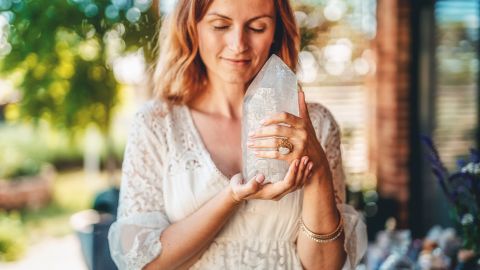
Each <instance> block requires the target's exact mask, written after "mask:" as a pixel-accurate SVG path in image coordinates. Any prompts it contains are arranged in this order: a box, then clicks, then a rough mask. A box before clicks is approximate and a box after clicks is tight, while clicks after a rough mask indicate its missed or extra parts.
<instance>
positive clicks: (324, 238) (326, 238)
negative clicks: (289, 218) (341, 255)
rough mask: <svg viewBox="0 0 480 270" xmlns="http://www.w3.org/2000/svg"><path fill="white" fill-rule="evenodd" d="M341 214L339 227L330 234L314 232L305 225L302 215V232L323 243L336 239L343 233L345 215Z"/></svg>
mask: <svg viewBox="0 0 480 270" xmlns="http://www.w3.org/2000/svg"><path fill="white" fill-rule="evenodd" d="M339 216H340V220H339V222H338V225H337V227H336V228H335V230H334V231H333V232H331V233H329V234H317V233H314V232H312V231H311V230H310V229H308V228H307V226H305V223H303V219H302V217H300V220H299V223H300V230H302V232H303V233H304V234H305V235H306V236H307V237H308V238H310V239H311V240H313V241H315V242H317V243H321V244H323V243H328V242H332V241H335V240H336V239H337V238H338V237H340V235H342V233H343V217H342V215H339Z"/></svg>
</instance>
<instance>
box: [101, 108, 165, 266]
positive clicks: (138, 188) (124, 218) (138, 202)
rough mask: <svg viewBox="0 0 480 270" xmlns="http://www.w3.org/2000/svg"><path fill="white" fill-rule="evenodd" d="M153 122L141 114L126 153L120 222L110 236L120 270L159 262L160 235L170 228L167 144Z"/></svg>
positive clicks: (115, 225)
mask: <svg viewBox="0 0 480 270" xmlns="http://www.w3.org/2000/svg"><path fill="white" fill-rule="evenodd" d="M153 121H154V119H153V117H152V116H151V115H148V114H146V113H145V112H139V113H137V115H136V117H135V119H134V122H133V125H132V128H131V132H130V134H129V137H128V141H127V146H126V149H125V158H124V161H123V165H122V182H121V187H120V202H119V208H118V219H117V220H116V221H115V223H114V224H112V226H111V227H110V231H109V235H108V240H109V245H110V252H111V255H112V258H113V260H114V262H115V263H116V265H117V266H118V268H119V269H129V270H134V269H142V268H143V267H144V266H145V265H146V264H147V263H149V262H151V261H152V260H153V259H154V258H156V257H157V256H158V255H159V254H160V251H161V249H162V246H161V243H160V234H161V233H162V231H163V230H164V229H165V228H166V227H168V226H169V221H168V219H167V217H166V214H165V207H164V201H163V193H162V192H163V191H162V168H163V164H162V158H161V152H160V151H161V149H162V145H163V144H162V143H161V141H162V139H161V136H158V134H156V133H155V131H154V130H153V129H152V128H151V127H152V126H155V125H154V124H153ZM163 148H164V147H163ZM159 149H160V150H159Z"/></svg>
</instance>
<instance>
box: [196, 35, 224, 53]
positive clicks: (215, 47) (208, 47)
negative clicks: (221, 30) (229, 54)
mask: <svg viewBox="0 0 480 270" xmlns="http://www.w3.org/2000/svg"><path fill="white" fill-rule="evenodd" d="M221 44H222V41H221V39H220V38H218V37H217V36H215V35H213V34H205V33H204V34H202V35H199V39H198V46H199V50H200V54H201V56H202V57H207V58H209V57H210V58H211V57H214V56H215V55H216V54H217V53H218V51H219V50H220V48H221Z"/></svg>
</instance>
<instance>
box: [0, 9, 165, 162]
mask: <svg viewBox="0 0 480 270" xmlns="http://www.w3.org/2000/svg"><path fill="white" fill-rule="evenodd" d="M0 2H1V3H0V9H2V8H3V9H4V10H8V11H6V12H5V11H4V13H3V14H4V15H5V14H6V15H9V16H10V18H11V20H12V21H11V26H10V29H9V39H8V40H9V42H10V44H11V47H12V51H11V52H10V53H9V54H7V55H6V56H5V57H4V58H3V59H2V60H1V61H0V72H1V73H2V74H3V75H5V76H10V77H11V78H14V80H15V81H16V82H17V84H16V87H17V88H18V89H19V90H20V91H21V94H22V98H21V101H20V103H19V104H18V105H19V112H20V118H21V119H24V120H29V121H32V122H36V121H37V120H39V119H45V120H47V121H49V122H50V123H51V124H52V125H53V126H54V127H56V128H61V129H66V130H68V131H70V132H72V133H77V132H81V131H83V129H84V128H85V127H86V126H87V125H88V124H89V123H92V122H93V123H95V124H97V125H98V127H99V129H100V130H101V131H102V133H103V134H104V136H105V138H107V140H106V142H107V152H108V153H109V154H112V151H113V150H112V147H111V140H108V137H109V130H110V123H111V119H112V113H113V110H114V107H115V105H116V104H117V102H118V89H119V84H118V82H117V81H116V80H115V78H114V74H113V70H112V67H111V64H110V63H111V60H112V55H115V54H123V53H125V52H128V51H134V50H138V49H142V50H143V53H144V55H145V58H146V60H147V62H148V63H152V62H153V59H154V56H153V55H154V52H153V48H154V46H152V43H153V39H154V33H155V30H156V27H157V23H156V22H157V21H159V19H158V13H157V12H156V11H157V10H158V9H157V8H156V6H155V5H154V7H150V5H151V1H150V2H149V1H138V2H140V3H143V4H144V6H141V7H140V9H138V8H136V7H134V6H133V4H132V3H131V2H133V1H126V0H124V1H122V0H117V1H109V0H101V1H93V0H85V1H84V0H52V1H48V2H44V1H36V0H17V1H10V0H7V1H0ZM6 2H8V3H7V4H5V3H6ZM112 2H114V3H116V5H114V4H112ZM136 2H137V1H136ZM131 10H133V12H132V11H131ZM142 10H143V11H144V12H143V13H142ZM129 12H130V13H129ZM132 14H133V15H132ZM129 16H130V18H129ZM7 17H8V16H7ZM127 18H129V19H130V20H128V19H127ZM112 34H116V36H117V37H120V42H119V44H117V45H118V46H112V42H115V41H112V38H110V37H111V36H112ZM117 41H118V40H117ZM109 156H111V155H109Z"/></svg>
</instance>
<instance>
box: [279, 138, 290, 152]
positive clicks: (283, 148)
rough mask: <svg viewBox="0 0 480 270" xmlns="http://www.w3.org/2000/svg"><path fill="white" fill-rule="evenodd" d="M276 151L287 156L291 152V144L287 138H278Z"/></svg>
mask: <svg viewBox="0 0 480 270" xmlns="http://www.w3.org/2000/svg"><path fill="white" fill-rule="evenodd" d="M277 151H278V152H279V153H280V154H282V155H288V154H290V153H291V152H292V151H293V144H292V143H291V142H289V141H288V139H287V138H280V141H279V142H278V143H277Z"/></svg>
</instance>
